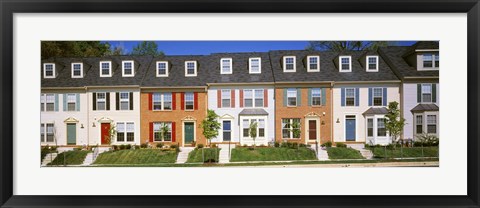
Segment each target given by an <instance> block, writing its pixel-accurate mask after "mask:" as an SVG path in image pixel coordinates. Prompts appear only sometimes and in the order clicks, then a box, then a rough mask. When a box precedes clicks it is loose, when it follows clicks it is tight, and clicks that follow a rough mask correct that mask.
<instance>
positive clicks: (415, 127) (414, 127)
mask: <svg viewBox="0 0 480 208" xmlns="http://www.w3.org/2000/svg"><path fill="white" fill-rule="evenodd" d="M418 116H421V119H420V121H421V122H422V123H421V125H422V129H421V130H422V132H421V133H417V130H418V120H417V117H418ZM424 116H425V115H424V114H423V113H416V114H413V122H414V125H413V134H414V135H418V134H423V133H424V132H425V131H424V126H425V122H424V121H423V119H424Z"/></svg>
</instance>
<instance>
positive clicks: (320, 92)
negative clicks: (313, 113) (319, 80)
mask: <svg viewBox="0 0 480 208" xmlns="http://www.w3.org/2000/svg"><path fill="white" fill-rule="evenodd" d="M314 90H318V91H319V95H320V96H314V95H313V91H314ZM310 96H311V97H310V100H311V102H312V103H311V105H312V106H322V96H323V95H322V89H321V88H312V89H311V91H310ZM317 97H318V98H319V99H320V104H318V105H314V104H313V98H317Z"/></svg>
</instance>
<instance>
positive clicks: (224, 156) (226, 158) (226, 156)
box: [218, 144, 235, 163]
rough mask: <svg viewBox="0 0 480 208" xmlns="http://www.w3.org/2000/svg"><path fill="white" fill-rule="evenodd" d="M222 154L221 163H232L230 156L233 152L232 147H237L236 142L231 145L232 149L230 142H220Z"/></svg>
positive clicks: (219, 158) (220, 156)
mask: <svg viewBox="0 0 480 208" xmlns="http://www.w3.org/2000/svg"><path fill="white" fill-rule="evenodd" d="M218 147H219V148H220V155H219V157H218V160H219V161H218V162H219V163H230V156H231V154H232V149H233V148H235V145H234V144H231V145H230V151H228V144H219V145H218ZM229 153H230V155H229Z"/></svg>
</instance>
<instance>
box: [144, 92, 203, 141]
mask: <svg viewBox="0 0 480 208" xmlns="http://www.w3.org/2000/svg"><path fill="white" fill-rule="evenodd" d="M185 92H187V91H185ZM190 92H191V91H190ZM176 93H177V94H176V96H175V99H176V109H175V110H171V111H153V110H149V107H148V105H149V92H142V93H141V95H140V120H141V121H140V125H141V132H140V136H141V138H140V141H141V143H142V144H143V143H146V142H148V141H149V138H150V122H175V135H176V141H175V143H178V144H179V145H180V146H184V144H183V133H182V129H183V119H184V118H185V117H187V116H189V117H193V118H195V119H196V120H195V126H196V129H195V141H196V144H206V139H205V137H204V136H203V130H202V128H201V123H202V121H203V119H205V117H206V115H207V110H206V108H207V103H206V101H207V93H206V92H198V110H193V111H191V110H188V111H187V110H181V94H180V93H181V92H176ZM165 144H171V142H165Z"/></svg>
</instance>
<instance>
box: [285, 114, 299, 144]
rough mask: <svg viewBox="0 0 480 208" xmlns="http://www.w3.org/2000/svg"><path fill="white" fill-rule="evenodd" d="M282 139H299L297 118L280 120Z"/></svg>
mask: <svg viewBox="0 0 480 208" xmlns="http://www.w3.org/2000/svg"><path fill="white" fill-rule="evenodd" d="M282 138H283V139H293V138H300V119H299V118H284V119H282Z"/></svg>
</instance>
